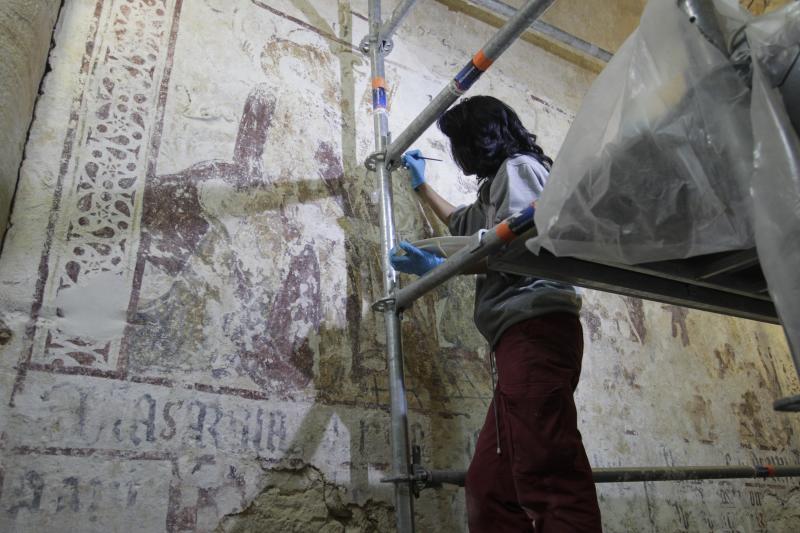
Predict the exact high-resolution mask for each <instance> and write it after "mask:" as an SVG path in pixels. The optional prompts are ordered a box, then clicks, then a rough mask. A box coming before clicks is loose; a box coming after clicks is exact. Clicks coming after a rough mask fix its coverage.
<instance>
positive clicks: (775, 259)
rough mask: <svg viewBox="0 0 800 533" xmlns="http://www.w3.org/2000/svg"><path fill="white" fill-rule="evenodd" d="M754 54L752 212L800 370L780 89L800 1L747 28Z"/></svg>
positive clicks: (794, 193)
mask: <svg viewBox="0 0 800 533" xmlns="http://www.w3.org/2000/svg"><path fill="white" fill-rule="evenodd" d="M747 38H748V41H749V42H750V47H751V50H752V52H753V58H754V61H753V62H754V65H753V101H752V119H753V135H754V138H755V172H754V175H753V190H752V194H753V204H754V207H753V210H754V215H755V234H756V244H757V248H758V257H759V261H760V262H761V268H762V270H763V271H764V276H765V278H766V279H767V284H768V285H769V292H770V296H772V300H773V302H774V303H775V307H776V308H777V310H778V315H779V316H780V318H781V322H782V323H783V326H784V329H785V331H786V337H787V339H788V340H789V345H790V348H791V351H792V354H793V357H794V361H795V366H796V367H797V368H798V369H800V140H799V139H798V135H797V132H796V131H795V130H794V129H793V128H792V125H791V123H790V121H789V117H788V116H787V113H786V109H785V106H784V101H783V98H782V97H781V92H780V89H781V88H782V87H781V82H782V81H783V82H785V80H786V73H787V72H788V71H787V69H788V68H790V67H791V65H792V63H794V62H795V61H796V59H797V57H798V55H797V54H798V46H799V43H800V3H798V2H795V3H793V4H790V5H789V6H787V7H785V8H783V9H781V10H779V11H777V12H775V13H772V14H770V15H766V16H764V17H761V18H759V19H757V20H756V21H755V22H753V23H751V24H750V25H748V28H747Z"/></svg>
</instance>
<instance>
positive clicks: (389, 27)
mask: <svg viewBox="0 0 800 533" xmlns="http://www.w3.org/2000/svg"><path fill="white" fill-rule="evenodd" d="M414 2H416V0H402V1H401V2H400V3H399V4H397V7H396V8H394V11H392V16H391V18H390V19H389V20H387V21H386V22H384V23H383V26H381V29H380V32H379V38H380V39H381V40H383V41H388V40H390V39H391V38H392V35H394V32H395V30H397V26H399V25H400V22H402V21H403V19H404V18H405V17H406V15H408V12H409V11H410V10H411V8H412V7H413V6H414Z"/></svg>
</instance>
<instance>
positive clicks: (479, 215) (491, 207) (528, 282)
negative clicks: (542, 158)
mask: <svg viewBox="0 0 800 533" xmlns="http://www.w3.org/2000/svg"><path fill="white" fill-rule="evenodd" d="M547 175H548V172H547V169H546V168H545V167H544V166H543V165H542V164H541V163H540V162H539V161H538V160H537V159H536V158H535V157H533V156H530V155H516V156H512V157H510V158H508V159H506V160H505V161H504V162H503V164H502V165H501V166H500V169H499V170H498V171H497V174H496V175H495V177H494V179H492V180H491V182H490V183H487V184H485V185H484V186H483V187H481V189H480V190H479V191H478V199H477V200H476V201H475V202H474V203H473V204H471V205H467V206H460V207H458V208H457V209H456V210H455V211H454V212H453V214H452V215H451V216H450V221H449V222H448V226H449V228H450V233H451V234H453V235H472V234H474V233H475V232H476V231H478V230H480V229H484V228H486V229H488V228H491V227H492V226H494V225H496V224H498V223H499V222H501V221H503V220H504V219H506V218H508V217H509V216H510V215H512V214H514V213H516V212H517V211H519V210H521V209H524V208H526V207H527V206H528V205H530V203H531V202H532V201H534V200H536V199H538V198H539V195H540V194H541V193H542V189H544V185H545V183H546V182H547ZM580 308H581V297H580V295H579V294H578V292H577V291H576V290H575V288H574V287H572V286H570V285H564V284H563V283H557V282H554V281H546V280H541V279H536V278H530V277H524V276H517V275H514V274H506V273H501V272H493V271H490V272H489V273H487V274H480V275H478V276H477V280H476V283H475V313H474V316H475V325H476V326H477V327H478V330H479V331H480V332H481V334H482V335H483V336H484V337H485V338H486V340H487V341H489V344H490V345H491V346H492V348H494V347H495V345H496V344H497V341H498V340H500V336H501V335H502V334H503V332H504V331H505V330H506V329H507V328H508V327H509V326H512V325H514V324H516V323H517V322H522V321H523V320H527V319H529V318H533V317H537V316H541V315H545V314H548V313H556V312H567V313H572V314H575V315H577V314H578V313H579V311H580Z"/></svg>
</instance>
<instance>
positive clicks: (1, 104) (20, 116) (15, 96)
mask: <svg viewBox="0 0 800 533" xmlns="http://www.w3.org/2000/svg"><path fill="white" fill-rule="evenodd" d="M60 4H61V2H60V0H3V2H2V3H0V50H2V51H3V59H2V61H0V124H2V125H3V127H2V128H1V129H0V241H2V238H3V235H4V233H5V231H6V225H7V223H8V217H9V209H10V207H11V198H12V196H13V195H14V188H15V186H16V183H17V175H18V172H19V166H20V163H21V162H22V151H23V149H24V147H25V140H26V138H27V134H28V126H29V125H30V123H31V117H32V115H33V106H34V103H35V102H36V96H37V94H38V89H39V83H40V82H41V80H42V75H43V74H44V69H45V64H46V61H47V53H48V51H49V50H50V37H51V35H52V32H53V26H54V25H55V22H56V17H57V16H58V7H59V5H60Z"/></svg>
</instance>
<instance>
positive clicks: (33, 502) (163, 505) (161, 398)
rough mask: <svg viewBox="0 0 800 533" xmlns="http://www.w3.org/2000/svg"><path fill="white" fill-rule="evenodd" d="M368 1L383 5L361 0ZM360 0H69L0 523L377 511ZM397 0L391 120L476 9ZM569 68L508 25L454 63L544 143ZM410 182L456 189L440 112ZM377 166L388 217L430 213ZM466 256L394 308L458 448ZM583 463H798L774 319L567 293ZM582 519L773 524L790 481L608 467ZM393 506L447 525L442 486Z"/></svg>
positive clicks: (8, 425) (20, 228) (19, 238)
mask: <svg viewBox="0 0 800 533" xmlns="http://www.w3.org/2000/svg"><path fill="white" fill-rule="evenodd" d="M387 4H388V5H386V6H385V7H384V11H385V13H389V12H390V9H391V8H392V7H393V5H394V4H393V3H390V2H387ZM366 32H367V24H366V3H365V2H362V1H360V0H359V1H355V0H353V1H350V0H338V1H335V2H333V1H328V0H272V1H266V0H240V1H236V2H230V1H228V0H202V1H201V0H74V1H72V2H68V3H67V4H66V6H65V9H64V11H63V12H62V15H61V18H60V21H59V25H58V28H57V32H56V38H55V41H56V46H55V49H54V50H53V52H52V55H51V64H52V69H53V70H52V72H50V73H49V74H48V76H47V78H46V80H45V85H44V94H43V96H42V100H41V102H40V104H39V111H38V113H37V117H36V120H35V122H34V125H33V129H32V132H31V138H30V141H29V145H28V149H27V157H26V160H25V162H24V165H23V169H22V178H21V183H20V189H19V192H18V195H17V200H16V206H15V210H14V225H13V227H12V230H11V231H10V232H9V236H8V241H7V244H6V248H5V251H4V253H3V255H2V257H0V302H2V304H1V306H0V395H1V396H2V399H3V401H2V402H0V428H2V433H1V434H0V457H1V458H2V471H0V474H2V475H0V484H1V485H0V488H1V489H2V490H0V530H2V531H18V532H32V531H37V532H40V531H41V532H45V531H63V530H65V529H70V530H79V531H103V532H107V531H128V530H132V529H133V530H141V531H167V532H181V531H241V532H244V531H298V532H305V531H325V532H343V531H348V532H355V531H363V532H368V531H391V530H392V528H393V523H394V518H393V515H392V509H391V501H392V492H391V489H390V487H388V486H387V485H385V484H383V483H381V482H380V479H381V478H382V477H383V476H385V475H386V473H387V471H388V469H389V461H390V456H389V436H388V433H389V432H388V428H389V416H388V404H389V398H388V391H387V383H386V374H387V372H386V362H385V355H384V339H383V327H382V323H381V321H380V318H379V317H376V316H375V315H374V314H373V313H372V311H371V310H370V308H369V306H370V304H371V302H373V301H374V300H376V299H377V298H378V297H379V293H380V286H381V282H380V280H381V277H380V266H379V264H380V261H379V255H378V254H379V242H378V238H379V237H378V227H377V207H376V200H377V198H376V196H375V193H374V190H375V182H374V176H373V175H372V174H369V173H367V172H366V170H365V169H364V167H363V165H362V164H361V163H362V161H363V160H364V158H365V157H366V156H367V155H368V154H369V153H370V152H371V151H372V149H373V147H372V142H373V132H372V117H371V115H370V113H371V111H370V108H371V105H370V85H369V63H368V61H367V58H366V57H365V56H364V55H363V54H362V53H361V52H360V51H358V43H359V41H360V40H361V38H362V37H363V36H364V35H365V34H366ZM492 32H493V29H492V28H490V27H488V26H486V25H484V24H483V23H481V22H479V21H476V20H474V19H472V18H469V17H466V16H464V15H463V14H460V13H458V12H453V11H448V10H447V9H446V8H444V7H443V6H442V5H440V4H438V3H435V2H420V3H419V4H418V5H417V6H416V7H415V8H414V10H413V11H412V14H411V15H410V16H409V18H408V19H407V21H406V22H405V23H404V25H403V26H402V27H401V28H400V30H399V32H398V35H397V37H396V38H395V50H394V52H393V53H392V54H391V55H390V56H389V57H388V61H387V73H386V77H387V80H388V84H389V113H390V124H391V127H392V130H393V132H395V134H398V133H399V132H400V131H401V130H402V129H403V127H405V125H406V124H408V123H409V122H410V121H411V120H412V119H413V117H414V116H415V114H416V112H417V111H418V110H420V109H421V108H422V107H423V106H424V105H425V104H426V103H427V102H428V101H429V99H430V98H431V97H432V96H433V95H435V94H436V93H437V92H438V91H439V89H440V88H441V87H442V86H443V85H444V84H445V82H446V81H447V80H448V78H449V77H450V76H451V75H452V74H454V73H455V72H456V71H458V70H459V69H460V67H461V66H462V65H463V63H465V62H466V61H467V60H468V58H469V57H470V56H471V55H472V54H473V53H474V52H475V50H477V49H478V48H479V47H480V46H481V45H482V44H483V43H484V42H485V41H486V40H487V39H488V38H489V36H490V35H491V34H492ZM592 78H593V75H592V74H591V73H590V72H588V71H585V70H582V69H580V68H578V67H575V66H574V65H571V64H569V63H567V62H565V61H563V60H561V59H559V58H557V57H555V56H552V55H550V54H548V53H547V52H545V51H543V50H540V49H537V48H536V47H533V46H531V45H530V44H528V43H525V42H519V43H516V44H514V45H513V46H512V47H511V48H510V50H509V51H508V52H507V54H506V55H504V56H503V57H502V58H501V59H500V60H499V61H498V62H497V63H496V64H495V65H494V66H493V67H492V70H491V71H490V73H489V75H487V76H485V77H484V78H483V79H482V80H481V81H480V82H479V83H478V85H477V86H476V87H475V88H474V92H475V93H476V94H477V93H483V94H493V95H495V96H498V97H500V98H502V99H504V100H506V101H508V102H509V103H510V104H511V105H512V106H513V107H514V108H516V109H517V110H518V111H519V112H520V114H521V115H522V117H523V120H524V122H525V123H526V124H527V125H528V126H529V127H530V129H531V130H533V131H535V132H536V133H537V134H539V136H540V142H541V144H542V145H543V146H544V148H545V150H546V151H547V152H548V153H550V154H553V155H555V154H556V153H557V152H558V149H559V146H560V143H561V141H562V139H563V138H564V136H565V134H566V132H567V129H568V128H569V124H570V122H571V120H572V119H573V117H574V113H575V112H576V110H577V108H578V106H579V104H580V101H581V97H582V95H583V94H584V93H585V91H586V90H587V89H588V87H589V85H590V83H591V81H592ZM416 146H417V147H419V148H420V149H422V150H423V151H424V152H426V153H427V154H429V155H431V156H432V157H441V158H443V159H444V162H443V163H439V164H435V163H431V164H430V165H429V179H430V181H431V182H432V184H433V185H434V187H436V188H437V189H438V190H439V191H440V192H441V193H442V194H443V195H444V196H445V197H447V198H449V199H451V200H452V201H454V202H469V201H471V200H472V199H474V197H475V191H476V184H475V183H474V181H473V180H472V179H471V178H465V177H463V176H460V175H459V174H458V172H457V169H456V167H455V165H454V164H453V162H452V159H451V158H450V155H449V152H448V150H447V146H446V143H445V139H444V138H443V137H442V135H441V134H440V133H438V132H437V131H435V130H434V129H431V130H430V131H428V132H426V134H425V135H424V136H423V137H422V138H421V139H420V140H419V142H418V143H416ZM562 156H564V154H562ZM406 178H407V176H406V175H405V174H403V173H402V172H399V173H397V174H396V176H395V188H394V196H395V205H396V211H397V212H396V216H397V220H396V221H397V226H398V233H399V235H400V237H402V238H408V239H415V238H421V237H427V236H431V235H433V234H437V233H443V232H444V228H443V227H442V226H441V225H440V224H438V223H437V222H436V221H435V220H434V217H433V216H432V214H431V213H429V212H428V211H426V210H424V209H422V208H421V206H420V204H419V203H418V201H417V199H416V198H415V197H414V195H413V193H412V192H411V191H410V190H409V188H408V187H407V186H406V184H405V180H406ZM471 314H472V280H471V279H470V278H468V277H465V278H460V279H458V280H455V281H453V282H451V283H449V284H448V285H446V286H443V287H441V288H439V289H438V290H437V291H436V292H435V293H434V294H432V295H430V296H428V297H426V298H424V299H422V300H421V301H420V302H418V303H417V304H416V305H415V306H414V308H413V309H412V310H410V311H409V312H407V313H406V314H405V318H404V320H403V326H402V327H403V333H404V349H405V356H406V361H405V370H406V384H407V387H408V397H409V418H410V436H411V440H412V442H413V443H414V444H419V445H420V446H421V447H422V454H423V462H424V463H425V464H426V465H427V466H429V467H432V468H437V469H438V468H455V469H458V468H465V467H466V466H467V464H468V462H469V458H470V456H471V454H472V450H473V447H474V444H475V440H476V438H477V431H478V429H479V428H480V426H481V424H482V421H483V417H484V415H485V411H486V408H487V406H488V403H489V400H490V397H491V385H490V379H489V374H488V364H487V362H486V348H485V346H484V343H483V341H482V340H481V339H480V337H479V335H478V333H477V332H476V331H475V329H474V326H473V325H472V323H471ZM582 317H583V323H584V328H585V331H584V334H585V341H586V353H585V359H584V370H583V379H582V382H581V384H580V386H579V388H578V393H577V401H578V405H579V415H580V422H579V423H580V427H581V430H582V433H583V435H584V440H585V444H586V447H587V450H588V452H589V455H590V460H591V462H592V464H593V466H595V467H608V466H619V465H632V466H635V465H642V466H645V465H651V466H667V465H698V464H707V465H714V464H718V465H719V464H752V463H773V464H788V463H798V462H800V445H799V441H798V431H800V427H799V426H798V422H797V420H796V418H794V417H793V415H783V414H776V413H774V412H772V410H771V407H770V406H771V403H772V401H773V400H774V399H775V398H777V397H781V396H786V395H788V394H794V393H797V390H798V388H799V387H800V384H799V383H798V381H797V376H796V373H795V372H794V369H793V367H792V364H791V360H790V358H789V355H788V353H787V348H786V344H785V341H784V339H783V336H782V332H781V331H780V329H779V328H776V327H773V326H768V325H765V324H760V323H755V322H749V321H744V320H736V319H732V318H727V317H722V316H716V315H710V314H707V313H702V312H698V311H691V310H686V309H682V308H676V307H673V306H665V305H661V304H656V303H650V302H642V301H640V300H636V299H631V298H623V297H619V296H614V295H610V294H603V293H598V292H592V291H586V292H585V293H584V308H583V313H582ZM599 496H600V505H601V509H602V511H603V517H604V525H605V529H606V530H607V531H610V532H616V531H619V532H624V531H653V532H672V531H747V532H750V531H752V532H775V531H778V532H782V531H787V532H788V531H796V530H798V529H800V516H799V515H798V511H797V509H798V508H800V506H798V503H800V502H799V501H798V500H800V491H798V490H797V483H796V482H792V481H790V480H770V481H754V480H753V481H720V482H681V483H647V484H627V485H609V486H602V487H600V488H599ZM416 505H417V524H418V531H442V532H451V531H452V532H459V531H465V530H466V526H465V509H464V498H463V493H462V491H460V490H456V489H442V490H440V491H436V492H428V493H426V494H425V497H424V498H422V499H420V500H418V501H417V504H416Z"/></svg>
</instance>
